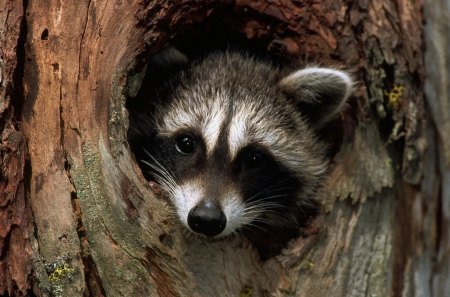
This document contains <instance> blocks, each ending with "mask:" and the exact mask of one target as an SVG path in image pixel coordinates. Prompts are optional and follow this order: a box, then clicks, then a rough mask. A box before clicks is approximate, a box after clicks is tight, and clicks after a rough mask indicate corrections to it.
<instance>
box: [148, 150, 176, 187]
mask: <svg viewBox="0 0 450 297" xmlns="http://www.w3.org/2000/svg"><path fill="white" fill-rule="evenodd" d="M144 152H145V153H146V154H147V155H148V156H149V157H150V158H151V159H152V160H153V161H154V163H149V162H147V161H146V160H142V162H143V163H144V164H145V165H147V166H149V167H150V168H152V169H153V171H154V172H155V173H157V175H158V177H159V180H158V182H160V183H162V180H164V181H165V185H166V187H168V188H169V189H170V190H171V191H170V192H171V194H173V192H174V191H175V189H176V188H178V184H179V183H178V182H177V180H176V177H175V175H174V174H173V173H172V172H169V170H170V169H169V168H166V167H165V166H163V165H162V164H161V163H160V162H159V161H158V160H157V159H156V158H155V157H153V156H152V154H150V153H149V152H148V151H147V150H144Z"/></svg>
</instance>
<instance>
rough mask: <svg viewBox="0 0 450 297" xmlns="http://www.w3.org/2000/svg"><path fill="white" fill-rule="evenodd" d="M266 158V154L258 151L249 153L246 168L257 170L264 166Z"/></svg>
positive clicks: (245, 159)
mask: <svg viewBox="0 0 450 297" xmlns="http://www.w3.org/2000/svg"><path fill="white" fill-rule="evenodd" d="M265 163H266V158H265V156H264V154H263V153H262V152H260V151H258V150H253V151H250V152H248V153H247V154H246V155H245V158H244V164H245V167H246V168H248V169H257V168H261V167H263V166H264V164H265Z"/></svg>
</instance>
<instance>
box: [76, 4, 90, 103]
mask: <svg viewBox="0 0 450 297" xmlns="http://www.w3.org/2000/svg"><path fill="white" fill-rule="evenodd" d="M91 3H92V0H89V2H88V5H87V11H86V22H85V23H84V28H83V32H82V33H81V37H80V46H79V54H78V77H77V82H76V88H75V92H76V94H77V95H78V87H79V83H80V79H81V56H82V48H83V42H84V35H85V34H86V28H87V25H88V21H89V9H90V8H91Z"/></svg>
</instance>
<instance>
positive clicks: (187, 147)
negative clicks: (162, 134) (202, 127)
mask: <svg viewBox="0 0 450 297" xmlns="http://www.w3.org/2000/svg"><path fill="white" fill-rule="evenodd" d="M175 147H176V149H177V151H178V152H180V153H182V154H185V155H187V154H192V153H193V152H194V151H195V148H196V147H197V144H196V142H195V139H194V137H192V136H191V135H187V134H183V135H180V136H178V137H177V139H176V143H175Z"/></svg>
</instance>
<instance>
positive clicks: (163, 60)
mask: <svg viewBox="0 0 450 297" xmlns="http://www.w3.org/2000/svg"><path fill="white" fill-rule="evenodd" d="M188 63H189V60H188V58H187V57H186V55H184V54H183V53H182V52H180V51H179V50H177V49H176V48H174V47H172V46H169V47H166V48H165V49H163V50H161V51H160V52H158V53H157V54H155V55H154V56H153V57H152V58H151V59H150V61H149V64H148V67H149V69H150V77H149V79H150V81H154V82H156V83H160V82H161V81H165V80H167V79H169V78H170V77H171V76H172V75H174V74H175V73H177V72H178V71H180V70H182V69H183V68H185V67H186V66H187V65H188Z"/></svg>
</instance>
